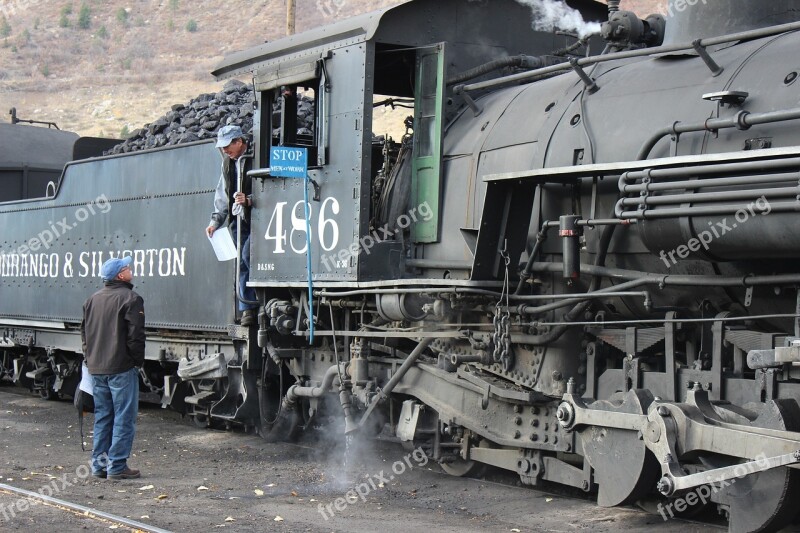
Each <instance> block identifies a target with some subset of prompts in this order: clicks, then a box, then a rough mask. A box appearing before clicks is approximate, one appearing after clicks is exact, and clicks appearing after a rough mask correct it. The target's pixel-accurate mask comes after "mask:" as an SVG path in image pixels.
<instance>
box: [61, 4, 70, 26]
mask: <svg viewBox="0 0 800 533" xmlns="http://www.w3.org/2000/svg"><path fill="white" fill-rule="evenodd" d="M69 15H72V4H65V5H64V6H63V7H62V8H61V16H60V17H59V19H58V25H59V27H61V28H69V19H68V18H67V17H68V16H69Z"/></svg>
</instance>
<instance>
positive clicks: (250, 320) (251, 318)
mask: <svg viewBox="0 0 800 533" xmlns="http://www.w3.org/2000/svg"><path fill="white" fill-rule="evenodd" d="M241 323H242V325H243V326H252V325H254V324H255V323H256V311H255V309H245V310H244V311H242V322H241Z"/></svg>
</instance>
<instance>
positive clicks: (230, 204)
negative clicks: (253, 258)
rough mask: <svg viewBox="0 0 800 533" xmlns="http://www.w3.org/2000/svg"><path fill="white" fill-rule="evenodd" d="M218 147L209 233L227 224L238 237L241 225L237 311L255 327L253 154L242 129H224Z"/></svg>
mask: <svg viewBox="0 0 800 533" xmlns="http://www.w3.org/2000/svg"><path fill="white" fill-rule="evenodd" d="M217 148H219V149H220V150H221V151H222V174H221V175H220V177H219V183H218V184H217V190H216V193H215V194H214V212H213V213H211V221H210V222H209V223H208V227H207V228H206V234H207V235H208V236H209V237H211V236H212V235H214V232H215V231H217V230H218V229H219V228H221V227H224V226H225V225H226V224H225V222H226V221H227V222H228V225H230V226H231V231H232V232H233V235H234V237H235V236H236V234H237V226H238V228H239V230H240V232H241V237H240V239H241V245H242V246H241V248H242V257H241V260H240V261H239V276H238V284H239V293H238V298H237V300H238V308H239V311H241V312H242V321H241V323H242V325H243V326H252V325H253V324H255V323H256V309H258V304H257V301H258V297H257V296H256V291H255V290H254V289H253V288H252V287H248V286H247V281H248V280H249V279H250V208H251V207H253V197H252V194H251V190H252V180H251V179H250V178H248V177H247V172H248V171H249V170H252V166H253V163H252V161H253V154H252V153H251V152H250V151H249V145H248V143H247V139H246V138H245V136H244V134H243V133H242V129H241V128H240V127H239V126H234V125H228V126H224V127H222V128H220V130H219V131H218V132H217Z"/></svg>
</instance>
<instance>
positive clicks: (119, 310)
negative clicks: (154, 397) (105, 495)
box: [81, 257, 145, 479]
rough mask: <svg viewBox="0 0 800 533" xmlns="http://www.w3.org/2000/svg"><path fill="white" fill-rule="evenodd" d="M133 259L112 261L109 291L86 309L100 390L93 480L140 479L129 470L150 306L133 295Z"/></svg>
mask: <svg viewBox="0 0 800 533" xmlns="http://www.w3.org/2000/svg"><path fill="white" fill-rule="evenodd" d="M132 261H133V258H132V257H124V258H118V259H109V260H108V261H106V262H105V263H103V266H102V268H101V269H100V275H101V276H102V277H103V281H104V282H105V286H104V287H103V288H102V289H100V290H99V291H97V292H96V293H94V294H93V295H91V296H90V297H89V299H88V300H86V303H85V304H83V322H81V340H82V341H83V356H84V358H85V359H86V366H87V367H88V368H89V373H90V374H91V375H92V384H93V387H94V391H93V394H94V445H93V447H92V475H93V476H95V477H98V478H106V477H107V478H108V479H135V478H138V477H139V475H140V474H139V471H138V470H133V469H132V468H130V467H128V457H130V454H131V449H132V448H133V437H134V435H135V433H136V415H137V413H138V411H139V368H141V366H142V365H143V364H144V345H145V332H144V301H143V300H142V297H141V296H139V295H138V294H136V293H135V292H133V285H132V284H131V280H132V279H133V272H132V271H131V262H132Z"/></svg>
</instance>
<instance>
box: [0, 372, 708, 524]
mask: <svg viewBox="0 0 800 533" xmlns="http://www.w3.org/2000/svg"><path fill="white" fill-rule="evenodd" d="M91 425H92V418H91V415H90V416H88V417H87V418H86V419H85V429H86V430H87V433H88V432H89V431H91ZM318 437H319V436H318V435H317V436H316V437H315V438H312V437H310V436H309V437H306V438H304V439H303V440H301V442H299V443H297V444H285V443H281V444H266V443H265V442H264V441H262V440H261V439H260V438H259V437H257V436H253V435H246V434H244V433H243V432H241V431H236V430H233V431H222V430H213V429H199V428H196V427H195V426H194V425H193V424H192V422H191V421H190V420H189V419H184V418H181V416H180V415H179V414H177V413H174V412H172V411H167V410H162V409H159V408H157V407H148V406H143V407H142V408H141V409H140V415H139V422H138V426H137V436H136V440H135V442H134V454H133V456H132V457H131V459H130V461H129V464H130V466H132V467H133V468H139V469H141V470H142V478H141V479H137V480H128V481H106V480H95V479H94V478H92V477H91V476H88V469H87V468H86V465H88V458H89V453H88V452H83V451H81V448H80V434H79V430H78V424H77V415H76V411H75V409H74V407H73V406H72V404H71V403H70V402H69V401H59V402H46V401H44V400H40V399H39V398H36V397H34V396H31V395H29V394H28V393H27V392H26V391H20V390H18V389H13V388H11V387H8V386H3V387H0V449H1V450H2V452H0V483H3V484H7V485H11V486H14V487H18V488H23V489H27V490H31V491H38V490H40V489H42V490H45V494H47V493H48V492H47V490H48V489H45V488H44V487H50V490H51V491H52V492H53V496H54V497H56V498H60V499H62V500H66V501H69V502H72V503H75V504H79V505H83V506H87V507H90V508H92V509H97V510H99V511H103V512H105V513H111V514H114V515H117V516H122V517H126V518H129V519H132V520H136V521H139V522H143V523H146V524H149V525H152V526H156V527H159V528H163V529H167V530H171V531H217V530H228V531H259V532H261V531H311V532H317V531H319V532H323V531H325V532H327V531H369V532H371V531H381V532H382V533H391V532H407V531H418V530H421V529H423V528H424V529H433V528H435V530H436V531H437V532H451V531H452V532H468V531H508V532H514V531H520V532H522V531H581V530H584V531H589V530H590V531H609V532H611V531H645V530H647V531H652V530H657V531H665V532H667V531H668V532H678V531H680V532H681V533H688V532H690V531H701V530H706V529H708V528H707V527H703V526H699V525H697V524H694V523H687V522H681V521H670V522H664V521H663V520H662V519H661V517H660V516H658V515H655V516H654V515H648V514H645V513H643V512H641V511H638V510H635V509H629V508H619V509H603V508H599V507H597V506H596V505H595V504H594V503H593V502H592V501H590V500H587V499H584V498H579V497H576V495H570V494H556V493H549V492H544V491H541V490H533V489H530V488H524V487H517V486H514V484H513V478H504V480H505V481H511V482H512V483H511V484H500V483H495V482H492V481H485V480H473V479H464V478H455V477H451V476H448V475H446V474H444V473H442V472H441V470H440V469H439V467H438V466H437V465H436V464H434V463H432V462H427V464H425V460H424V459H423V458H422V456H420V455H413V454H410V453H409V452H407V451H405V450H404V449H403V448H402V447H401V446H400V445H399V444H397V443H394V442H387V441H368V442H357V443H354V444H353V445H352V448H351V449H350V453H348V454H347V455H346V454H345V446H344V444H343V442H341V441H339V440H337V441H335V442H322V441H321V440H320V439H319V438H318ZM87 440H88V439H87ZM501 477H502V476H501ZM65 481H66V483H65ZM354 488H355V489H356V490H357V491H358V492H359V494H356V492H355V491H354V492H351V493H350V501H349V502H348V501H347V499H346V498H347V495H348V491H352V490H354ZM362 496H363V498H362ZM19 500H20V497H19V496H18V495H16V494H13V493H10V492H8V491H4V490H2V489H0V506H2V507H0V531H45V530H48V529H49V530H59V531H101V530H104V531H105V530H108V529H110V528H111V529H120V530H126V529H128V528H126V527H123V526H119V525H118V524H115V523H113V522H108V521H101V520H97V519H92V518H89V517H86V516H83V515H82V514H81V513H79V512H70V511H67V510H64V509H62V508H58V507H53V506H47V505H41V504H39V505H33V506H30V508H28V509H25V505H24V504H23V505H19ZM354 500H355V501H354Z"/></svg>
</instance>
